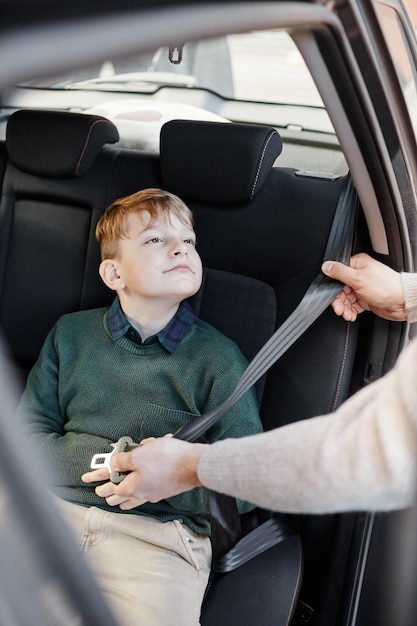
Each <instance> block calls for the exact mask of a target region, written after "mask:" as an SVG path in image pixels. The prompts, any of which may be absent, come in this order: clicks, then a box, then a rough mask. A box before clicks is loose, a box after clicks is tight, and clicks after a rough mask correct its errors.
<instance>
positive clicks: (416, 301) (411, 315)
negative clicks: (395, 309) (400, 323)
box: [401, 272, 417, 322]
mask: <svg viewBox="0 0 417 626" xmlns="http://www.w3.org/2000/svg"><path fill="white" fill-rule="evenodd" d="M401 280H402V285H403V289H404V297H405V310H406V313H407V320H408V321H409V322H417V274H410V273H407V272H402V273H401Z"/></svg>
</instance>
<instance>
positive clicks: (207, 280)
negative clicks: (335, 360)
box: [0, 111, 302, 624]
mask: <svg viewBox="0 0 417 626" xmlns="http://www.w3.org/2000/svg"><path fill="white" fill-rule="evenodd" d="M117 137H118V135H117V131H116V129H115V127H114V126H113V125H112V124H111V123H110V122H109V121H108V120H106V119H105V118H100V117H96V116H85V115H82V114H72V113H62V112H53V111H19V112H17V113H15V114H14V115H12V116H11V118H10V120H9V124H8V129H7V136H6V148H7V159H6V166H5V175H4V179H3V184H2V196H1V204H0V324H1V330H2V332H3V334H4V336H5V338H6V341H7V346H8V351H9V354H10V358H11V360H12V361H13V362H14V363H15V364H16V366H17V367H18V368H19V370H20V371H21V372H22V378H23V379H24V375H25V374H26V372H27V371H28V370H29V369H30V367H31V366H32V365H33V363H34V361H35V360H36V358H37V355H38V352H39V349H40V347H41V345H42V343H43V340H44V338H45V335H46V333H47V332H48V331H49V329H50V328H51V327H52V325H53V324H54V322H55V321H56V320H57V319H58V317H59V316H60V315H62V314H64V313H66V312H70V311H75V310H81V309H85V308H91V307H95V306H102V305H103V304H108V303H109V302H110V301H111V299H112V298H113V296H114V294H113V292H110V291H108V290H107V289H106V288H104V287H103V286H102V284H101V281H100V278H99V276H98V273H97V268H98V264H99V251H98V245H97V243H96V241H95V238H94V229H95V224H96V222H97V220H98V218H99V216H100V214H101V213H102V211H103V210H104V208H105V207H106V206H107V205H108V204H109V203H110V202H111V201H112V200H113V199H114V198H115V197H120V196H123V195H127V194H129V193H132V192H133V191H136V190H137V189H138V188H140V187H149V186H161V181H160V172H159V163H158V161H157V159H155V155H147V154H143V153H140V152H135V151H129V150H123V149H120V148H118V147H117V146H114V147H113V146H108V145H104V144H106V143H114V142H116V141H117ZM270 145H271V150H272V152H269V151H267V152H266V154H263V155H262V156H263V158H262V159H261V161H260V162H259V164H258V165H259V167H258V169H257V171H256V177H255V180H254V184H253V185H252V191H251V193H252V192H253V193H254V192H256V191H257V190H258V188H259V187H260V185H261V183H262V182H263V181H264V179H265V177H266V176H267V171H268V170H269V168H270V167H271V165H272V162H273V160H274V159H275V155H276V153H277V151H278V150H279V148H280V140H279V138H278V137H277V136H275V134H273V135H272V136H271V138H270ZM258 147H259V148H261V154H262V152H263V145H262V143H261V144H260V145H259V146H257V150H256V152H257V154H256V158H258ZM254 157H255V155H254V153H253V152H252V150H251V151H250V153H249V159H248V164H249V165H251V164H252V160H253V158H254ZM239 177H240V180H241V181H244V184H245V185H246V174H245V175H244V176H241V175H240V176H239ZM239 177H238V178H239ZM239 185H240V183H238V184H237V187H236V191H237V193H239V194H240V193H241V191H240V189H239ZM16 287H18V288H16ZM193 306H194V307H195V308H196V310H197V311H198V313H199V315H200V316H201V317H202V318H203V319H206V320H207V321H209V322H210V323H212V324H213V325H214V326H217V327H218V328H219V329H220V330H221V331H222V332H224V333H225V334H227V335H229V336H230V337H231V338H232V339H234V340H235V341H236V342H237V343H238V345H240V347H241V349H242V351H243V353H244V354H245V355H246V357H247V358H248V359H251V358H252V357H253V356H254V355H255V354H256V352H257V351H258V350H259V349H260V347H261V346H262V344H263V343H264V342H265V341H266V340H267V338H268V337H269V336H270V335H271V334H272V332H273V330H274V327H275V321H276V298H275V293H274V290H273V289H272V287H271V286H270V285H267V284H266V283H265V282H263V281H259V280H257V279H256V278H253V277H247V276H244V275H236V274H235V273H233V272H229V271H224V270H223V269H221V268H217V269H211V268H210V269H206V270H205V275H204V283H203V287H202V289H201V291H200V292H199V294H197V296H196V297H195V298H194V299H193ZM242 311H243V312H244V314H243V315H242ZM263 382H264V381H263ZM258 397H259V399H260V400H261V397H262V381H260V383H259V384H258ZM16 500H18V498H17V499H16ZM257 516H260V517H262V512H257ZM255 522H256V519H255V517H254V516H252V517H251V519H250V520H248V524H252V525H253V524H254V523H255ZM283 555H285V558H283ZM301 571H302V557H301V546H300V541H299V537H298V536H297V535H296V534H295V535H294V536H292V537H291V538H290V540H289V541H288V542H286V543H285V545H284V544H282V546H277V547H276V548H274V549H273V550H272V551H269V552H268V553H267V554H265V555H261V557H258V558H257V559H254V560H253V561H252V562H251V563H250V564H247V566H242V568H240V569H239V572H236V574H231V575H228V576H227V584H230V583H233V580H234V578H235V577H238V581H240V582H239V587H240V588H241V589H242V590H243V589H244V588H246V589H247V590H248V589H249V590H250V589H253V588H254V585H256V586H257V587H259V589H258V594H257V598H258V600H257V602H261V603H265V602H266V600H267V598H268V602H267V604H265V607H267V611H268V614H269V615H271V618H272V619H273V621H271V623H274V624H275V623H285V622H282V619H284V617H285V621H288V620H289V619H290V616H291V615H292V614H293V611H294V607H295V605H296V600H297V596H298V592H299V588H300V581H301ZM219 578H220V577H219ZM219 578H216V579H215V580H214V579H213V584H212V586H211V589H210V596H207V598H208V600H207V607H208V608H207V612H206V615H207V618H205V619H208V616H209V615H210V607H211V606H212V607H215V615H214V618H213V619H215V620H217V621H216V623H217V624H219V623H222V620H223V617H221V608H220V606H219V603H218V602H216V603H215V604H212V603H211V602H210V601H209V598H210V597H211V596H212V595H213V594H216V596H217V597H221V596H222V595H223V594H224V593H226V594H227V595H228V594H229V592H228V591H227V589H228V587H227V584H226V585H222V586H221V587H219V586H218V580H219ZM245 579H246V587H245V586H244V585H243V581H244V580H245ZM255 580H256V581H257V582H256V583H255ZM261 590H262V591H261ZM244 595H245V596H246V599H247V598H248V596H247V591H246V592H245V594H244ZM220 604H221V605H223V603H222V602H220ZM251 606H253V601H251ZM216 607H217V608H216ZM225 607H226V605H224V608H225ZM219 611H220V612H219ZM246 611H247V609H246V608H245V605H244V603H239V602H236V612H235V621H234V623H239V624H241V623H248V624H249V623H250V622H242V619H241V616H242V614H243V613H246ZM216 615H217V617H216ZM228 615H229V616H230V617H231V616H232V613H230V612H229V609H228ZM258 616H259V615H258ZM281 616H284V617H282V618H281ZM223 621H224V620H223ZM227 623H233V622H231V621H229V618H228V619H227ZM257 623H259V621H257ZM263 623H265V624H267V623H269V622H267V621H264V622H263Z"/></svg>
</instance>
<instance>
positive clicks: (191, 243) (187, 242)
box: [184, 238, 195, 246]
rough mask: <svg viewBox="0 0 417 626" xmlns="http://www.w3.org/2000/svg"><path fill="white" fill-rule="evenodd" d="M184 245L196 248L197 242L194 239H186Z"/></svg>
mask: <svg viewBox="0 0 417 626" xmlns="http://www.w3.org/2000/svg"><path fill="white" fill-rule="evenodd" d="M184 243H186V244H190V245H191V246H195V240H194V239H191V238H189V239H184Z"/></svg>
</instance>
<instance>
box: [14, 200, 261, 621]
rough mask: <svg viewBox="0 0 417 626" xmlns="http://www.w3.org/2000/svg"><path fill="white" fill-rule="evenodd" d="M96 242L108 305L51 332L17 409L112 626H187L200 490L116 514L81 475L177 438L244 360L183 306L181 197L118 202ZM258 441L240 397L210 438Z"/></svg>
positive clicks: (190, 242)
mask: <svg viewBox="0 0 417 626" xmlns="http://www.w3.org/2000/svg"><path fill="white" fill-rule="evenodd" d="M96 236H97V239H98V241H99V242H100V247H101V254H102V262H101V265H100V269H99V272H100V276H101V278H102V279H103V281H104V283H105V284H106V285H107V286H108V287H109V288H110V289H112V290H114V291H115V292H116V293H117V297H116V298H115V300H114V302H113V304H112V305H111V307H110V308H109V309H107V308H103V309H95V310H90V311H83V312H78V313H72V314H69V315H65V316H64V317H62V318H61V319H60V320H59V321H58V323H57V324H56V325H55V327H54V328H53V329H52V331H51V332H50V334H49V335H48V337H47V339H46V341H45V344H44V346H43V348H42V351H41V354H40V357H39V359H38V362H37V363H36V364H35V366H34V368H33V370H32V372H31V374H30V376H29V378H28V383H27V387H26V390H25V393H24V396H23V399H22V403H21V406H20V411H21V413H23V414H24V417H25V420H26V421H27V423H28V424H29V427H30V437H31V439H32V441H33V442H34V443H35V445H36V447H37V448H38V449H39V450H40V452H41V453H42V456H43V457H44V458H45V459H46V461H47V463H48V467H49V471H50V475H51V483H52V484H51V486H52V488H53V491H54V493H55V494H56V495H57V496H58V497H59V503H60V504H59V506H60V508H62V509H63V511H64V513H65V517H66V519H67V520H68V521H69V523H70V524H71V525H72V526H73V527H74V529H75V531H76V533H77V535H78V536H79V538H80V545H81V548H82V550H83V552H84V553H85V555H86V557H87V558H88V559H89V562H90V564H91V566H92V568H93V571H94V572H95V574H96V579H97V581H98V583H99V586H100V588H101V589H102V591H103V592H104V594H105V596H106V597H107V599H108V600H109V603H110V606H111V607H112V608H113V611H114V613H115V616H116V617H117V619H118V620H119V622H120V624H122V625H126V626H127V625H133V624H135V625H137V624H144V625H149V626H150V625H152V626H159V625H161V626H162V625H171V624H174V623H175V624H181V626H188V625H189V626H195V625H196V624H197V623H198V621H199V615H200V607H201V602H202V599H203V595H204V591H205V587H206V584H207V580H208V576H209V572H210V557H211V546H210V539H209V535H210V522H209V518H208V510H207V498H206V496H207V493H206V492H205V490H204V489H195V490H193V491H191V492H189V493H187V494H184V495H180V496H175V497H173V498H170V499H168V500H164V501H162V502H160V503H158V504H152V503H145V504H144V505H143V506H140V507H137V508H135V509H133V510H131V511H128V512H126V511H122V510H121V509H120V508H117V509H116V508H114V507H111V506H110V505H109V504H108V503H107V502H106V501H105V500H103V499H102V498H100V497H99V496H98V495H96V493H95V491H94V486H91V485H85V484H84V483H83V482H82V480H81V475H82V474H83V473H84V472H85V471H86V469H88V467H89V464H90V461H91V458H92V456H93V455H94V454H95V453H100V452H108V451H110V450H111V448H110V445H111V443H112V442H115V441H117V440H118V439H119V438H120V437H121V436H125V435H130V436H131V437H132V438H133V439H134V440H135V441H140V440H142V439H144V438H146V437H150V436H155V437H158V436H161V435H164V434H165V433H167V432H175V431H177V430H178V428H180V426H182V425H183V424H184V423H186V422H188V421H190V420H192V419H193V418H194V417H196V416H198V415H200V414H201V413H202V412H205V411H207V410H209V409H211V408H213V407H214V406H217V405H218V404H219V403H220V402H221V401H222V400H224V399H225V398H226V397H227V395H228V394H229V393H230V392H231V391H232V390H233V389H234V387H235V384H236V382H237V380H238V379H239V377H240V375H241V373H242V371H243V370H244V368H245V367H246V361H245V360H244V358H243V357H242V355H241V353H240V351H239V350H238V349H237V347H236V345H235V344H234V343H233V342H231V341H230V340H229V339H227V338H226V337H224V336H223V335H222V334H221V333H219V332H218V331H216V330H215V329H214V328H212V327H211V326H210V325H208V324H207V323H205V322H203V321H201V320H198V319H195V317H194V314H193V312H192V310H191V307H190V305H189V304H188V303H187V302H186V301H185V299H186V298H188V297H190V296H192V295H193V294H194V293H196V292H197V291H198V289H199V288H200V285H201V277H202V266H201V260H200V257H199V255H198V253H197V251H196V249H195V234H194V230H193V220H192V215H191V212H190V211H189V209H188V208H187V207H186V205H185V204H184V203H183V202H182V201H181V200H180V199H179V198H178V197H177V196H174V195H173V194H170V193H168V192H165V191H162V190H159V189H146V190H143V191H140V192H138V193H135V194H133V195H132V196H128V197H127V198H123V199H121V200H117V201H116V202H114V203H113V204H111V205H110V206H109V207H108V208H107V209H106V211H105V213H104V214H103V216H102V217H101V219H100V221H99V223H98V225H97V229H96ZM260 430H261V424H260V420H259V416H258V411H257V404H256V399H255V396H254V394H251V393H249V394H246V395H245V396H244V398H242V400H241V401H240V402H238V403H237V404H236V405H235V407H234V408H233V409H231V410H230V411H229V412H228V413H227V415H225V416H224V417H223V418H222V419H221V420H220V421H219V422H218V423H217V424H216V425H215V426H213V428H212V429H211V430H210V431H209V432H208V440H209V441H210V442H212V441H214V440H216V439H222V438H225V437H239V436H242V435H247V434H251V433H255V432H259V431H260ZM243 506H244V505H243ZM241 510H243V509H241Z"/></svg>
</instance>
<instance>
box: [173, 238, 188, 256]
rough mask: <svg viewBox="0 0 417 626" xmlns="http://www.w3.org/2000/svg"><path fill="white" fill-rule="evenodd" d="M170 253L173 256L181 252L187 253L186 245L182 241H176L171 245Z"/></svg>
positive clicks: (181, 253)
mask: <svg viewBox="0 0 417 626" xmlns="http://www.w3.org/2000/svg"><path fill="white" fill-rule="evenodd" d="M172 254H173V255H174V256H179V255H183V254H187V246H186V245H185V243H184V242H183V241H178V242H177V243H176V244H174V245H173V246H172Z"/></svg>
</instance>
